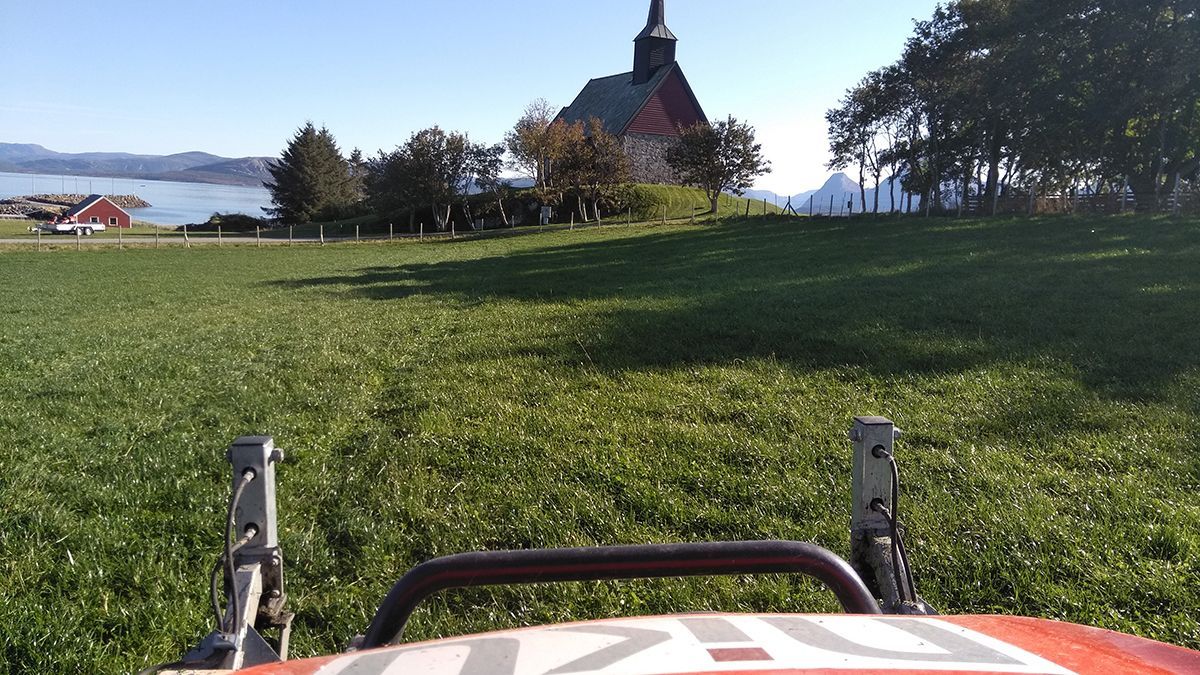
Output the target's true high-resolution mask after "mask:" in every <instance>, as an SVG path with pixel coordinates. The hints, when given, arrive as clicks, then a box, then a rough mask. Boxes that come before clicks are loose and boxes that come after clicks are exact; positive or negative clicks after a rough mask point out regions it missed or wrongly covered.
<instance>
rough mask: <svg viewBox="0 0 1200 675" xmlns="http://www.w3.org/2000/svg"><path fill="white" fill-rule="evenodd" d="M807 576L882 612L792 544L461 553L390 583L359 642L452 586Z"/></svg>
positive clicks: (387, 630)
mask: <svg viewBox="0 0 1200 675" xmlns="http://www.w3.org/2000/svg"><path fill="white" fill-rule="evenodd" d="M789 573H799V574H806V575H808V576H811V577H813V578H814V579H816V580H818V581H820V582H821V583H823V584H825V586H827V587H828V588H829V589H830V590H832V591H833V593H834V595H836V596H837V599H838V601H839V602H840V603H841V604H842V608H843V609H844V610H845V611H846V612H849V613H852V614H882V613H883V612H882V611H881V610H880V608H879V605H878V604H877V603H876V601H875V598H873V597H872V596H871V593H870V592H869V591H868V590H867V587H866V586H865V585H864V584H863V581H862V579H861V578H860V577H859V576H858V574H857V573H856V572H855V571H854V569H853V568H851V567H850V565H849V563H847V562H846V561H845V560H842V559H841V558H839V557H838V556H837V555H835V554H833V553H831V552H830V551H828V550H826V549H824V548H821V547H820V546H814V545H813V544H804V543H800V542H794V541H752V542H729V543H726V542H720V543H709V544H669V545H658V546H616V547H606V548H568V549H549V550H531V551H498V552H485V553H464V554H460V555H452V556H447V557H444V558H437V559H435V560H430V561H429V562H426V563H423V564H421V565H418V566H417V567H414V568H413V569H412V570H411V571H410V572H409V573H408V574H406V575H404V577H403V578H401V579H400V580H399V581H397V582H396V584H395V585H394V586H392V590H391V591H390V592H389V593H388V594H387V597H386V598H385V599H384V601H383V604H381V605H380V606H379V610H378V611H377V612H376V613H375V618H374V619H373V620H372V621H371V625H370V627H369V628H368V629H367V634H366V637H365V638H364V640H363V642H362V645H361V647H362V648H363V649H373V648H376V647H383V646H386V645H388V644H396V643H398V642H400V640H401V639H402V638H403V635H404V627H405V625H406V624H407V623H408V619H409V617H410V616H412V613H413V611H414V610H415V609H416V608H417V606H418V605H420V604H421V602H422V601H424V600H425V599H426V598H428V597H429V596H431V595H433V594H435V593H438V592H440V591H444V590H448V589H451V588H470V587H478V586H498V585H511V584H534V583H558V582H566V581H611V580H619V579H625V580H629V579H656V578H663V577H694V576H725V575H733V574H789Z"/></svg>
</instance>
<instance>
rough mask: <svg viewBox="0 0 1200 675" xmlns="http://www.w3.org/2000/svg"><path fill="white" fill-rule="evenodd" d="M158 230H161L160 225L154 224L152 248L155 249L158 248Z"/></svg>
mask: <svg viewBox="0 0 1200 675" xmlns="http://www.w3.org/2000/svg"><path fill="white" fill-rule="evenodd" d="M160 230H162V228H161V227H159V226H157V225H155V226H154V250H156V251H157V250H158V233H159V231H160Z"/></svg>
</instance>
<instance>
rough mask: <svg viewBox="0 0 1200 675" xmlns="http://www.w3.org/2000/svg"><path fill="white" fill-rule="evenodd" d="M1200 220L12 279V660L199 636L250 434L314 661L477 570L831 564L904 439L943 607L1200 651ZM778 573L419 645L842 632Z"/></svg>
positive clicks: (6, 352) (126, 265)
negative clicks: (855, 450)
mask: <svg viewBox="0 0 1200 675" xmlns="http://www.w3.org/2000/svg"><path fill="white" fill-rule="evenodd" d="M1198 235H1200V227H1198V226H1197V224H1196V223H1194V222H1192V223H1173V222H1168V221H1160V220H1138V219H1111V220H1098V221H1091V222H1089V221H1084V220H1070V219H1064V220H1037V221H959V222H948V221H919V220H903V221H893V222H886V223H884V222H870V221H851V222H830V221H821V220H818V221H804V220H788V221H783V220H780V221H774V220H771V219H751V220H747V221H726V222H725V223H723V224H717V225H707V226H702V227H687V226H672V227H654V228H628V229H627V228H613V229H610V230H588V231H577V232H557V233H551V234H546V235H543V236H533V237H521V238H511V239H494V240H483V241H466V242H463V241H460V242H439V243H428V244H424V245H417V244H397V245H362V246H353V245H346V246H329V247H325V248H319V247H308V248H300V247H297V248H294V249H293V248H276V249H264V250H258V249H255V248H224V249H216V248H204V249H202V248H193V249H191V250H185V249H171V250H166V249H164V250H161V251H154V250H139V251H125V252H119V251H116V250H94V251H85V252H83V253H75V252H72V251H67V252H59V253H52V254H46V253H43V254H40V255H39V254H36V253H32V252H28V251H25V252H7V253H0V308H2V309H0V315H2V316H3V320H4V326H5V329H4V330H3V331H2V332H0V494H2V495H3V499H4V509H3V510H0V566H2V568H0V579H3V581H2V582H0V625H2V626H4V628H3V629H2V630H0V654H2V657H0V672H4V673H8V672H12V673H17V672H95V673H127V672H130V671H134V670H137V669H138V668H140V667H143V666H144V665H146V664H147V663H150V662H157V661H163V660H167V659H171V658H175V657H177V656H178V655H180V654H181V653H182V652H183V651H184V650H186V649H187V648H188V647H190V646H191V645H192V644H194V643H195V641H196V640H198V639H199V638H200V637H201V636H203V635H204V634H205V633H206V632H207V631H208V630H209V629H210V625H211V619H210V618H209V611H208V609H207V598H206V574H207V571H208V568H209V566H210V565H211V563H212V561H213V560H214V557H215V555H216V554H217V551H218V547H219V541H220V530H221V527H222V525H223V522H224V520H223V518H224V511H223V509H224V505H225V500H226V499H227V497H228V490H229V478H228V476H227V470H228V469H227V465H226V463H225V461H224V451H225V448H226V446H227V445H228V443H229V442H230V441H231V440H232V439H233V438H235V437H236V436H238V435H241V434H246V433H269V434H273V435H274V436H275V437H276V439H277V441H278V443H279V445H280V446H281V447H284V448H286V449H287V450H288V451H289V461H288V463H287V464H286V465H284V466H283V467H282V468H281V470H280V486H279V499H280V514H281V515H280V524H281V527H282V535H281V538H282V544H283V546H284V550H285V553H286V556H287V564H288V569H287V575H288V584H289V590H290V592H291V602H292V607H293V609H294V610H295V611H296V612H297V613H298V619H297V626H296V630H295V632H294V634H293V645H294V648H295V651H296V653H297V655H311V654H315V653H321V652H330V651H337V650H341V649H343V648H344V647H345V646H346V642H347V640H348V639H349V638H350V637H351V636H353V635H354V634H356V633H358V632H361V631H362V630H363V629H364V628H365V626H366V625H367V623H368V622H369V620H370V617H371V615H372V613H373V611H374V609H375V606H376V604H377V603H378V602H379V600H380V599H382V597H383V595H384V594H385V592H386V590H387V589H388V587H389V585H390V584H391V582H392V581H394V580H395V579H396V578H397V577H398V576H399V575H400V574H402V573H403V571H404V570H405V569H407V568H408V567H410V566H411V565H413V564H415V563H418V562H420V561H422V560H424V559H427V558H429V557H431V556H436V555H442V554H449V553H455V552H461V551H466V550H473V549H489V548H492V549H495V548H510V547H532V546H569V545H583V544H619V543H646V542H673V541H698V540H716V539H760V538H786V539H795V540H805V541H814V542H816V543H819V544H822V545H825V546H828V547H830V548H832V549H833V550H835V551H837V552H839V553H841V554H843V555H845V554H847V553H848V542H847V528H848V518H849V516H848V513H849V491H850V478H851V477H850V463H851V462H850V452H849V445H848V442H847V441H846V439H845V432H846V430H847V429H848V428H849V426H850V421H851V418H852V416H853V415H856V414H882V415H888V416H891V417H892V418H893V419H895V420H896V421H897V422H898V424H899V425H900V426H901V427H902V428H904V429H905V430H906V431H907V432H908V433H907V434H906V436H905V437H904V439H903V440H902V441H901V442H900V443H899V445H898V453H899V457H900V459H901V462H902V467H903V470H904V472H905V473H904V475H905V486H906V494H905V504H906V505H907V506H906V509H905V511H906V519H907V523H908V528H909V547H910V549H911V553H912V555H913V559H914V563H915V567H916V570H917V572H918V576H917V582H918V584H919V586H920V587H921V590H922V592H923V593H924V594H925V595H926V596H927V597H928V599H929V600H930V601H931V602H932V603H933V604H934V605H935V606H936V607H938V608H939V609H940V610H942V611H944V612H953V613H991V612H998V613H1015V614H1027V615H1035V616H1045V617H1053V618H1060V619H1067V620H1072V621H1077V622H1082V623H1087V624H1092V625H1098V626H1102V627H1107V628H1113V629H1117V630H1123V631H1131V632H1134V633H1137V634H1141V635H1145V636H1149V637H1154V638H1159V639H1163V640H1167V641H1171V642H1175V643H1179V644H1184V645H1187V646H1190V647H1193V648H1196V647H1200V628H1198V627H1197V622H1196V616H1198V615H1200V532H1198V527H1197V523H1200V506H1198V505H1197V502H1196V500H1195V495H1196V492H1197V489H1198V487H1200V458H1198V457H1197V454H1196V447H1197V445H1198V444H1200V422H1198V421H1197V419H1198V416H1200V393H1198V392H1200V352H1197V351H1196V349H1195V340H1196V338H1195V336H1196V335H1197V333H1200V293H1198V291H1200V287H1198V286H1197V280H1196V274H1195V270H1196V269H1198V265H1200V243H1198V242H1200V237H1198ZM834 608H835V605H834V603H833V600H832V598H831V597H830V596H829V594H828V593H826V592H824V591H822V590H820V589H817V588H815V587H814V586H813V585H812V584H810V583H807V582H805V581H803V580H799V579H795V578H766V579H762V580H757V581H753V582H750V581H747V580H744V579H724V580H692V581H656V582H648V583H635V584H580V585H571V586H564V587H555V588H518V589H505V590H497V591H494V592H483V591H479V592H468V593H454V594H447V595H446V596H444V597H442V598H441V599H439V600H438V601H436V602H433V603H430V604H429V605H428V606H427V607H426V608H425V609H424V610H422V611H421V612H419V613H418V615H417V616H416V617H415V620H414V624H413V625H412V630H411V633H410V635H411V637H413V638H419V637H431V636H436V635H442V634H450V633H455V632H460V631H468V630H481V629H487V628H491V627H498V626H508V625H513V624H514V623H534V622H546V621H561V620H565V619H571V618H589V617H598V616H610V615H620V614H640V613H662V612H674V611H683V610H710V609H711V610H764V611H827V610H833V609H834Z"/></svg>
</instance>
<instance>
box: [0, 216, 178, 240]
mask: <svg viewBox="0 0 1200 675" xmlns="http://www.w3.org/2000/svg"><path fill="white" fill-rule="evenodd" d="M38 222H39V221H36V220H17V219H0V237H9V238H11V237H28V238H29V240H30V241H31V242H32V241H33V240H34V239H36V235H35V234H32V233H30V231H29V228H30V227H33V226H34V225H37V224H38ZM156 229H157V230H159V233H160V234H161V236H164V237H167V236H173V235H174V234H175V233H174V232H172V231H171V229H170V228H167V227H163V228H159V227H157V226H155V225H151V224H149V223H142V222H137V221H134V223H133V227H130V228H126V229H125V230H123V231H122V232H121V235H122V236H125V237H153V236H154V231H155V230H156ZM179 236H182V234H180V235H179ZM92 237H100V238H104V239H116V238H117V229H116V228H109V229H106V230H105V231H103V232H96V233H94V234H92ZM42 238H43V241H45V242H47V243H50V242H53V241H66V240H72V241H73V239H74V238H73V237H71V236H69V235H51V234H43V235H42ZM89 238H90V237H89Z"/></svg>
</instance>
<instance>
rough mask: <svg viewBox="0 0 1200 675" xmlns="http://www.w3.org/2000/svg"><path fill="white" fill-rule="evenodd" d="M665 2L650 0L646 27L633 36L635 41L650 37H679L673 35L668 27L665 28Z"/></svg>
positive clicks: (663, 0)
mask: <svg viewBox="0 0 1200 675" xmlns="http://www.w3.org/2000/svg"><path fill="white" fill-rule="evenodd" d="M666 4H667V3H666V0H651V1H650V16H649V17H648V18H647V19H646V27H645V28H644V29H642V32H641V33H639V34H638V36H637V37H636V38H634V41H635V42H636V41H638V40H644V39H646V38H652V37H654V38H663V39H664V40H678V39H679V38H676V37H675V34H674V33H672V32H671V29H670V28H667V8H666Z"/></svg>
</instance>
